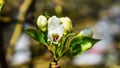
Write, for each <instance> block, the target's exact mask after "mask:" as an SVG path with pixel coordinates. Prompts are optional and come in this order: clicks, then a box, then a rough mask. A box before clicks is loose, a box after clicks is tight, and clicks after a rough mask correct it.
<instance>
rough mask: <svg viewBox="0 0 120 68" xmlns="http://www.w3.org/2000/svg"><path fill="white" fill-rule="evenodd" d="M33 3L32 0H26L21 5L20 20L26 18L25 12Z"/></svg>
mask: <svg viewBox="0 0 120 68" xmlns="http://www.w3.org/2000/svg"><path fill="white" fill-rule="evenodd" d="M31 3H32V0H24V3H23V4H22V5H21V7H20V9H19V14H18V20H19V21H24V20H25V14H26V12H27V10H28V8H29V6H30V4H31Z"/></svg>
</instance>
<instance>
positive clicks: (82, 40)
mask: <svg viewBox="0 0 120 68" xmlns="http://www.w3.org/2000/svg"><path fill="white" fill-rule="evenodd" d="M98 41H99V40H98V39H93V38H90V37H74V38H73V39H72V40H71V42H70V46H69V49H68V51H67V52H66V53H65V54H66V55H69V56H76V55H78V54H81V53H83V52H85V51H86V50H88V49H90V48H92V46H93V45H94V44H95V43H97V42H98Z"/></svg>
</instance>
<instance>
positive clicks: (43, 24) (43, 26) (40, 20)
mask: <svg viewBox="0 0 120 68" xmlns="http://www.w3.org/2000/svg"><path fill="white" fill-rule="evenodd" d="M37 26H38V27H39V28H40V29H41V30H42V31H46V29H47V19H46V17H45V16H43V15H40V16H39V17H38V19H37Z"/></svg>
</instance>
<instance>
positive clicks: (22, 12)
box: [7, 0, 32, 60]
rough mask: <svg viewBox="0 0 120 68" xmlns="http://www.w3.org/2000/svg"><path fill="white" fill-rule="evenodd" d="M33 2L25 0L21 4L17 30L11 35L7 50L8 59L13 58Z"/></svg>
mask: <svg viewBox="0 0 120 68" xmlns="http://www.w3.org/2000/svg"><path fill="white" fill-rule="evenodd" d="M31 3H32V0H24V2H23V4H22V5H21V7H20V9H19V14H18V21H19V22H17V24H16V26H15V30H14V32H13V35H12V37H11V40H10V47H9V48H8V50H7V53H8V54H7V58H8V60H9V59H10V58H11V55H12V53H13V50H14V49H13V48H14V45H15V44H16V42H17V40H18V38H19V36H20V34H21V32H22V26H23V23H24V21H25V15H26V12H27V10H28V8H29V6H30V4H31Z"/></svg>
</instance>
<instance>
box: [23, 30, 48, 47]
mask: <svg viewBox="0 0 120 68" xmlns="http://www.w3.org/2000/svg"><path fill="white" fill-rule="evenodd" d="M25 32H26V33H27V34H28V35H29V36H30V37H32V38H33V39H35V40H37V41H39V42H40V43H41V44H43V45H46V40H45V34H44V33H43V32H42V31H40V30H36V29H33V28H28V29H25Z"/></svg>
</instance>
